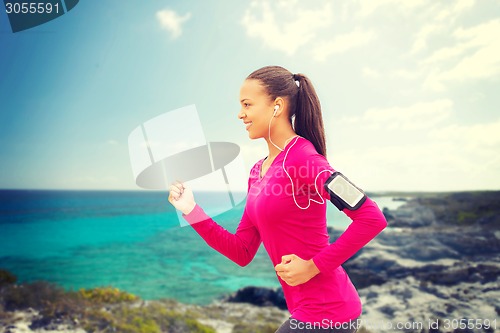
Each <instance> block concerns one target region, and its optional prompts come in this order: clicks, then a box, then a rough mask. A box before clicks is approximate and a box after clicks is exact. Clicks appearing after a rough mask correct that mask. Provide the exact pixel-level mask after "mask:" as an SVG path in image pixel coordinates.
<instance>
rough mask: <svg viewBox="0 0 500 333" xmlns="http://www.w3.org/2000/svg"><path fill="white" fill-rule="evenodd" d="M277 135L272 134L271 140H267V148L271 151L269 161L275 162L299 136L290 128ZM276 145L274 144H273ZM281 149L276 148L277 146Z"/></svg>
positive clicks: (278, 132)
mask: <svg viewBox="0 0 500 333" xmlns="http://www.w3.org/2000/svg"><path fill="white" fill-rule="evenodd" d="M276 132H277V133H271V140H272V142H271V140H269V138H266V142H267V147H268V149H269V155H268V160H273V159H274V158H275V157H276V156H278V154H279V153H280V152H281V151H282V150H284V149H285V146H286V145H287V144H288V143H289V142H290V140H291V139H292V138H293V137H295V136H297V134H296V133H295V132H294V131H293V129H292V128H291V127H290V128H289V129H287V130H284V131H281V132H280V131H276ZM273 143H274V144H273ZM275 145H276V146H278V147H279V149H278V147H276V146H275Z"/></svg>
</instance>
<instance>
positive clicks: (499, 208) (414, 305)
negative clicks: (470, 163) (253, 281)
mask: <svg viewBox="0 0 500 333" xmlns="http://www.w3.org/2000/svg"><path fill="white" fill-rule="evenodd" d="M375 199H376V198H375ZM384 214H385V215H386V217H387V219H388V223H389V227H388V228H387V229H386V230H385V231H384V232H383V233H381V234H380V235H379V236H378V237H377V238H376V239H375V240H373V241H372V242H371V243H370V244H368V245H367V246H366V247H365V248H363V249H362V250H361V251H360V252H359V253H358V254H356V256H355V257H353V258H351V259H350V260H349V261H347V262H346V263H345V264H344V265H343V266H344V268H345V269H346V271H347V272H348V274H349V276H350V277H351V279H352V281H353V283H354V284H355V285H356V287H357V289H358V291H359V294H360V297H361V299H362V302H363V314H362V317H361V324H362V325H363V328H362V329H361V330H360V331H359V332H407V333H409V332H419V333H427V332H429V333H430V332H443V333H444V332H500V320H499V315H500V301H499V300H500V286H499V281H498V277H499V276H500V251H499V250H500V192H467V193H452V194H435V195H434V196H433V195H427V196H424V197H414V198H411V199H408V200H407V201H406V202H405V204H404V205H402V206H401V207H399V208H398V209H397V210H388V209H384ZM330 232H331V237H332V241H333V240H334V239H335V238H336V237H338V236H339V233H338V232H336V231H335V230H330ZM1 286H2V284H1V279H0V287H1ZM4 296H5V292H4V291H2V289H0V300H2V297H4ZM3 299H5V297H4V298H3ZM101 307H102V308H104V310H103V311H104V314H106V313H107V314H109V315H116V314H117V313H120V314H121V313H122V312H123V311H125V310H123V309H124V308H127V307H128V308H132V309H141V308H142V309H149V308H151V309H154V311H158V313H162V311H170V312H171V313H170V314H171V315H172V316H174V314H173V313H174V312H175V316H177V317H175V316H174V317H175V318H176V319H172V321H171V322H169V323H168V325H172V323H177V324H176V325H177V326H175V327H176V328H175V330H174V329H173V327H174V326H169V327H171V328H172V329H169V330H165V331H169V332H174V331H175V332H222V333H231V332H233V333H237V332H238V333H243V332H274V330H275V329H276V328H277V327H278V326H279V324H280V323H281V322H283V321H284V320H285V319H286V318H288V312H287V311H286V303H285V301H284V298H283V294H282V292H281V290H280V289H277V290H273V289H269V288H260V287H253V286H249V287H246V288H243V289H241V290H239V291H237V292H236V293H234V294H233V295H228V296H227V297H226V298H225V299H224V300H219V301H216V302H214V303H212V304H210V305H208V306H196V305H187V304H181V303H178V302H174V301H148V302H146V301H141V300H135V301H131V302H128V303H126V304H125V305H123V304H121V303H120V304H119V305H116V304H115V305H105V304H101ZM120 307H124V308H123V309H121V310H119V311H118V312H117V310H116V309H117V308H120ZM160 309H163V310H160ZM101 310H102V309H101ZM101 310H100V311H101ZM96 311H97V310H96ZM120 311H121V312H120ZM151 311H153V310H151ZM136 312H137V313H139V314H140V313H141V312H140V311H138V310H137V311H136ZM40 313H41V311H40V310H38V309H31V308H29V309H21V310H15V311H8V309H6V307H5V304H4V305H0V333H1V332H5V333H7V332H9V333H16V332H78V333H82V332H111V331H113V330H112V329H108V328H106V327H104V326H105V325H104V324H103V325H104V326H101V327H95V328H94V329H89V328H90V326H91V325H90V326H89V323H87V326H86V328H87V329H86V330H85V329H84V328H85V326H84V325H82V322H81V320H80V321H78V320H76V321H75V320H70V319H68V318H70V317H71V316H69V315H66V316H65V315H64V314H61V315H60V317H59V318H57V316H55V317H52V320H45V321H44V320H43V315H41V314H40ZM155 313H156V312H155ZM104 314H103V316H104V317H105V315H104ZM147 318H149V317H147ZM152 318H155V317H154V316H153V317H152ZM73 319H74V318H73ZM127 320H128V319H127ZM464 320H465V321H464ZM30 321H31V323H30ZM191 321H196V322H197V323H199V326H196V325H194V324H192V323H191ZM471 322H473V323H474V324H473V325H472V327H471V324H470V323H471ZM102 323H113V321H112V320H111V319H110V320H108V321H106V320H104V319H103V321H101V324H102ZM186 323H191V324H192V325H194V326H189V324H186ZM464 323H468V326H469V327H468V328H467V327H466V328H465V329H462V328H463V327H462V325H461V324H464ZM115 324H116V323H115ZM165 325H166V324H165ZM466 325H467V324H466ZM134 327H135V328H136V329H137V330H136V331H137V332H156V331H155V330H154V329H151V330H149V331H148V330H145V329H141V328H140V327H139V326H138V325H136V326H134V325H132V324H131V326H130V327H129V328H130V330H122V331H123V332H135V331H134V330H133V329H134ZM144 327H146V326H144ZM151 327H153V328H154V327H160V326H158V325H157V326H154V325H152V326H151ZM193 327H194V328H193ZM160 329H161V327H160ZM115 331H120V330H115ZM157 331H158V330H157ZM160 331H162V330H160Z"/></svg>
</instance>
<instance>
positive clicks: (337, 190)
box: [324, 171, 366, 210]
mask: <svg viewBox="0 0 500 333" xmlns="http://www.w3.org/2000/svg"><path fill="white" fill-rule="evenodd" d="M324 187H325V190H326V191H327V192H328V193H329V194H330V201H331V202H332V203H333V204H334V205H335V206H336V207H337V208H338V209H339V210H343V209H344V208H347V209H349V210H356V209H358V208H359V207H361V205H362V204H363V203H364V202H365V200H366V194H365V193H364V192H363V191H362V190H361V189H359V188H358V187H356V185H354V184H353V183H351V182H350V181H349V179H347V178H346V177H345V176H344V175H343V174H342V173H340V172H338V171H336V172H334V173H332V175H331V176H330V177H329V178H328V179H327V180H326V182H325V185H324Z"/></svg>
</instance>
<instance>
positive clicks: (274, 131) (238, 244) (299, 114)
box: [169, 66, 387, 333]
mask: <svg viewBox="0 0 500 333" xmlns="http://www.w3.org/2000/svg"><path fill="white" fill-rule="evenodd" d="M239 99H240V103H241V110H240V112H239V113H238V118H239V119H241V120H242V121H243V123H244V124H245V127H246V130H247V131H248V135H249V137H250V138H251V139H258V138H263V139H264V140H266V142H267V145H268V150H269V154H268V156H267V157H266V158H264V159H261V160H260V161H258V162H257V163H256V164H255V165H254V167H253V168H252V170H251V171H250V178H249V181H248V192H247V202H246V206H245V210H244V212H243V216H242V218H241V221H240V224H239V225H238V228H237V230H236V233H235V234H232V233H229V232H228V231H227V230H225V229H223V228H222V227H221V226H220V225H218V224H217V223H216V222H215V221H213V220H212V219H211V218H210V217H209V216H208V215H207V214H206V213H205V212H204V211H203V209H202V208H201V207H200V206H198V205H197V204H196V202H195V200H194V195H193V193H192V191H191V189H190V188H189V187H187V186H185V184H182V183H175V184H172V186H171V187H170V195H169V201H170V202H171V203H172V205H173V206H174V207H175V208H177V209H178V210H180V211H182V213H183V217H184V218H185V219H186V221H187V222H188V223H189V224H191V226H192V227H193V228H194V229H195V230H196V232H198V234H199V235H200V236H201V237H202V238H203V239H204V240H205V241H206V242H207V244H208V245H210V246H211V247H212V248H214V249H215V250H217V251H218V252H220V253H222V254H223V255H225V256H226V257H228V258H229V259H231V260H232V261H234V262H236V263H237V264H238V265H240V266H245V265H247V264H249V263H250V262H251V261H252V260H253V258H254V256H255V254H256V252H257V250H258V248H259V246H260V244H261V243H263V244H264V247H265V248H266V250H267V252H268V254H269V257H270V259H271V261H272V263H273V265H274V269H275V271H276V274H277V276H278V280H279V282H280V284H281V286H282V287H283V292H284V295H285V299H286V302H287V307H288V309H289V311H290V314H291V317H290V319H289V320H288V321H286V322H285V323H284V324H283V325H282V326H281V327H280V328H279V329H278V331H277V332H280V333H286V332H355V331H356V330H357V328H356V325H352V323H356V319H357V318H358V317H359V316H360V314H361V301H360V298H359V296H358V294H357V292H356V289H355V288H354V286H353V284H352V283H351V281H350V279H349V277H348V276H347V274H346V272H345V271H344V269H343V268H342V266H341V264H342V263H344V262H345V261H346V260H347V259H349V258H350V257H351V256H352V255H354V254H355V253H356V252H357V251H358V250H359V249H361V248H362V247H363V246H364V245H366V244H367V243H368V242H369V241H370V240H372V239H373V238H374V237H375V236H376V235H377V234H378V233H379V232H380V231H382V230H383V229H384V228H385V227H386V225H387V223H386V221H385V218H384V216H383V214H382V212H381V211H380V209H379V208H378V207H377V205H376V204H375V203H374V202H373V201H371V200H370V199H369V198H367V197H364V198H363V199H364V201H363V202H360V204H359V205H356V207H347V206H344V207H342V205H338V201H336V200H338V198H337V197H336V194H335V192H334V191H333V192H332V191H329V190H328V184H329V182H330V181H331V179H332V177H331V176H332V175H335V174H337V173H336V172H335V170H334V169H333V168H332V167H331V166H330V164H329V163H328V161H327V160H326V148H325V147H326V143H325V134H324V129H323V120H322V116H321V107H320V103H319V100H318V97H317V95H316V92H315V90H314V88H313V86H312V83H311V82H310V80H309V79H308V78H307V77H306V76H305V75H303V74H292V73H291V72H289V71H288V70H286V69H284V68H282V67H278V66H269V67H264V68H261V69H259V70H256V71H255V72H253V73H252V74H250V75H249V76H248V77H247V78H246V80H245V81H244V82H243V85H242V87H241V90H240V98H239ZM360 193H362V192H360ZM327 200H331V201H332V202H334V203H335V205H336V206H337V208H339V210H342V211H343V212H344V213H345V214H346V215H347V216H348V217H349V218H351V220H352V223H351V225H350V226H349V228H347V230H346V231H345V232H344V233H343V234H342V235H341V236H340V237H339V238H338V239H337V240H336V241H335V242H334V243H332V244H329V237H328V232H327V221H326V202H327ZM318 323H321V324H320V325H316V324H318ZM297 327H298V328H299V329H300V330H297ZM302 328H303V329H302Z"/></svg>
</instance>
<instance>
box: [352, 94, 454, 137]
mask: <svg viewBox="0 0 500 333" xmlns="http://www.w3.org/2000/svg"><path fill="white" fill-rule="evenodd" d="M452 107H453V102H452V101H451V100H448V99H442V100H437V101H433V102H422V103H416V104H413V105H410V106H407V107H392V108H385V109H377V108H373V109H369V110H367V111H366V112H365V113H364V114H363V115H362V116H360V117H349V118H344V119H343V121H344V122H347V123H350V124H353V123H355V124H357V125H359V126H361V127H362V128H366V129H373V130H379V129H382V130H396V129H397V130H403V131H412V130H424V129H431V128H433V127H434V126H436V125H437V124H439V123H441V122H442V121H444V120H446V119H448V118H449V117H450V115H451V112H452Z"/></svg>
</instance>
